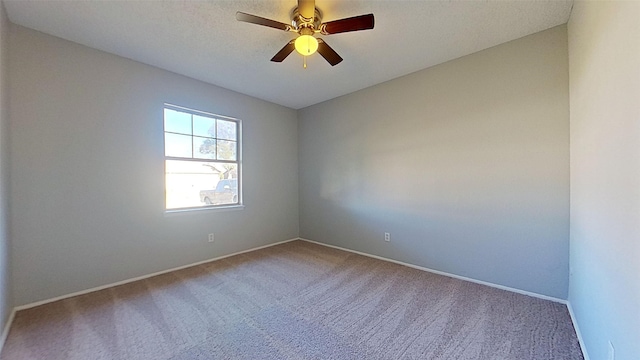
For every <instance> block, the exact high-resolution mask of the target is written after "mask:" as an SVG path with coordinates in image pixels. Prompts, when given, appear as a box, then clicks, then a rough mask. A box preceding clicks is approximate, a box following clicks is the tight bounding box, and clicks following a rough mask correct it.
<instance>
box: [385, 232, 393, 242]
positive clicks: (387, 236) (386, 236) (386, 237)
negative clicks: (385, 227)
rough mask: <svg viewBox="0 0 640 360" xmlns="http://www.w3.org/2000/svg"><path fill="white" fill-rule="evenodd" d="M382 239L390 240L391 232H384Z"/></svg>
mask: <svg viewBox="0 0 640 360" xmlns="http://www.w3.org/2000/svg"><path fill="white" fill-rule="evenodd" d="M384 241H386V242H389V241H391V234H389V233H384Z"/></svg>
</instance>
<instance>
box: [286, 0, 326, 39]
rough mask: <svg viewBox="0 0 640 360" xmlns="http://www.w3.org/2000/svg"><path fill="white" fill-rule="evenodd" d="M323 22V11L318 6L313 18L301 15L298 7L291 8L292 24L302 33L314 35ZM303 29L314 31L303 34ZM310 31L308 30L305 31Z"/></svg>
mask: <svg viewBox="0 0 640 360" xmlns="http://www.w3.org/2000/svg"><path fill="white" fill-rule="evenodd" d="M321 24H322V13H321V12H320V10H318V8H315V12H314V16H313V19H306V18H305V17H303V16H302V15H300V11H299V10H298V7H297V6H296V7H294V8H293V10H291V26H292V27H293V28H294V29H295V30H296V31H297V32H298V33H300V35H312V34H313V33H315V32H316V31H319V30H320V25H321ZM303 29H311V30H312V32H311V33H310V34H303V33H302V32H301V31H302V30H303ZM305 32H308V31H305Z"/></svg>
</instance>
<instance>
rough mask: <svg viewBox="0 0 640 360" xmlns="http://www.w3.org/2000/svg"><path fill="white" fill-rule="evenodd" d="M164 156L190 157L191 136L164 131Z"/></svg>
mask: <svg viewBox="0 0 640 360" xmlns="http://www.w3.org/2000/svg"><path fill="white" fill-rule="evenodd" d="M164 156H175V157H189V158H190V157H191V136H189V135H178V134H170V133H164Z"/></svg>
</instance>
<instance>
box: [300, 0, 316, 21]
mask: <svg viewBox="0 0 640 360" xmlns="http://www.w3.org/2000/svg"><path fill="white" fill-rule="evenodd" d="M298 12H299V13H300V15H301V16H302V17H303V18H305V19H310V20H311V22H313V17H314V15H315V13H316V2H315V0H298Z"/></svg>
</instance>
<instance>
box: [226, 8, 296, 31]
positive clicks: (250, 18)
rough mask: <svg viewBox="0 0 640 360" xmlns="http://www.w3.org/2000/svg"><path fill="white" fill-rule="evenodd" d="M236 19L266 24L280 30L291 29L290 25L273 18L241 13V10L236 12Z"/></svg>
mask: <svg viewBox="0 0 640 360" xmlns="http://www.w3.org/2000/svg"><path fill="white" fill-rule="evenodd" d="M236 20H238V21H243V22H248V23H251V24H257V25H262V26H268V27H270V28H274V29H280V30H284V31H289V30H291V26H290V25H287V24H285V23H281V22H279V21H275V20H271V19H266V18H263V17H260V16H255V15H251V14H247V13H243V12H241V11H238V12H236Z"/></svg>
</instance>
